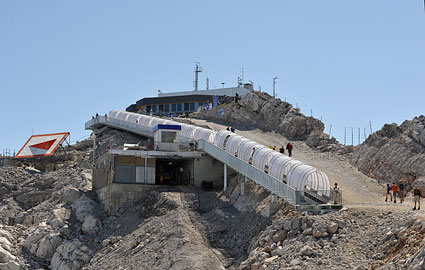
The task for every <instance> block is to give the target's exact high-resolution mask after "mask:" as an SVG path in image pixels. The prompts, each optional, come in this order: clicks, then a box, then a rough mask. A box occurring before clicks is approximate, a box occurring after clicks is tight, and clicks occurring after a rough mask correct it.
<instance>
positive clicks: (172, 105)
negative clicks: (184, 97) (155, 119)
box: [171, 104, 177, 112]
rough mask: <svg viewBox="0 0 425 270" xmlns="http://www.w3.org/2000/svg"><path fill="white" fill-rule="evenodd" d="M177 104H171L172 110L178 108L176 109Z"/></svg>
mask: <svg viewBox="0 0 425 270" xmlns="http://www.w3.org/2000/svg"><path fill="white" fill-rule="evenodd" d="M176 105H177V104H171V111H172V112H175V111H176V110H177V109H176V107H177V106H176Z"/></svg>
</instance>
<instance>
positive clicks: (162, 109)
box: [159, 104, 164, 112]
mask: <svg viewBox="0 0 425 270" xmlns="http://www.w3.org/2000/svg"><path fill="white" fill-rule="evenodd" d="M163 111H164V105H163V104H161V105H159V112H163Z"/></svg>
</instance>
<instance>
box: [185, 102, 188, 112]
mask: <svg viewBox="0 0 425 270" xmlns="http://www.w3.org/2000/svg"><path fill="white" fill-rule="evenodd" d="M184 110H185V111H188V110H189V103H185V104H184Z"/></svg>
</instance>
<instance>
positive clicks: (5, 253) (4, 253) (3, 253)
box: [0, 247, 16, 263]
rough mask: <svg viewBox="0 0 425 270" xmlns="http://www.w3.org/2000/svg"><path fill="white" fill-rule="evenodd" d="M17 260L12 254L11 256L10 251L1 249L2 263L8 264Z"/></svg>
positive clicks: (0, 259) (0, 261) (0, 260)
mask: <svg viewBox="0 0 425 270" xmlns="http://www.w3.org/2000/svg"><path fill="white" fill-rule="evenodd" d="M15 259H16V257H15V256H13V255H12V254H10V252H9V251H7V250H5V249H4V248H2V247H0V263H7V262H9V261H13V260H15Z"/></svg>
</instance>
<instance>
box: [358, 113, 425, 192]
mask: <svg viewBox="0 0 425 270" xmlns="http://www.w3.org/2000/svg"><path fill="white" fill-rule="evenodd" d="M351 162H352V163H353V164H354V165H355V166H356V167H357V168H358V169H359V170H360V171H361V172H363V173H364V174H367V175H369V176H371V177H374V178H376V179H378V180H385V181H388V182H396V183H399V181H400V180H404V181H405V183H406V184H407V185H406V186H407V190H408V191H409V190H410V189H411V188H412V187H413V184H412V182H413V181H414V180H416V179H418V178H419V177H421V176H422V177H423V176H425V116H423V115H421V116H419V117H415V118H414V119H412V120H410V121H409V120H406V121H404V122H403V123H402V124H401V125H400V126H398V125H397V124H390V125H388V124H387V125H384V126H383V127H382V129H381V130H379V131H377V132H375V133H373V134H372V135H370V136H369V137H368V138H367V140H366V141H365V142H364V143H362V144H361V145H359V146H357V147H356V148H355V151H354V155H353V157H352V159H351ZM424 187H425V185H424Z"/></svg>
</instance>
